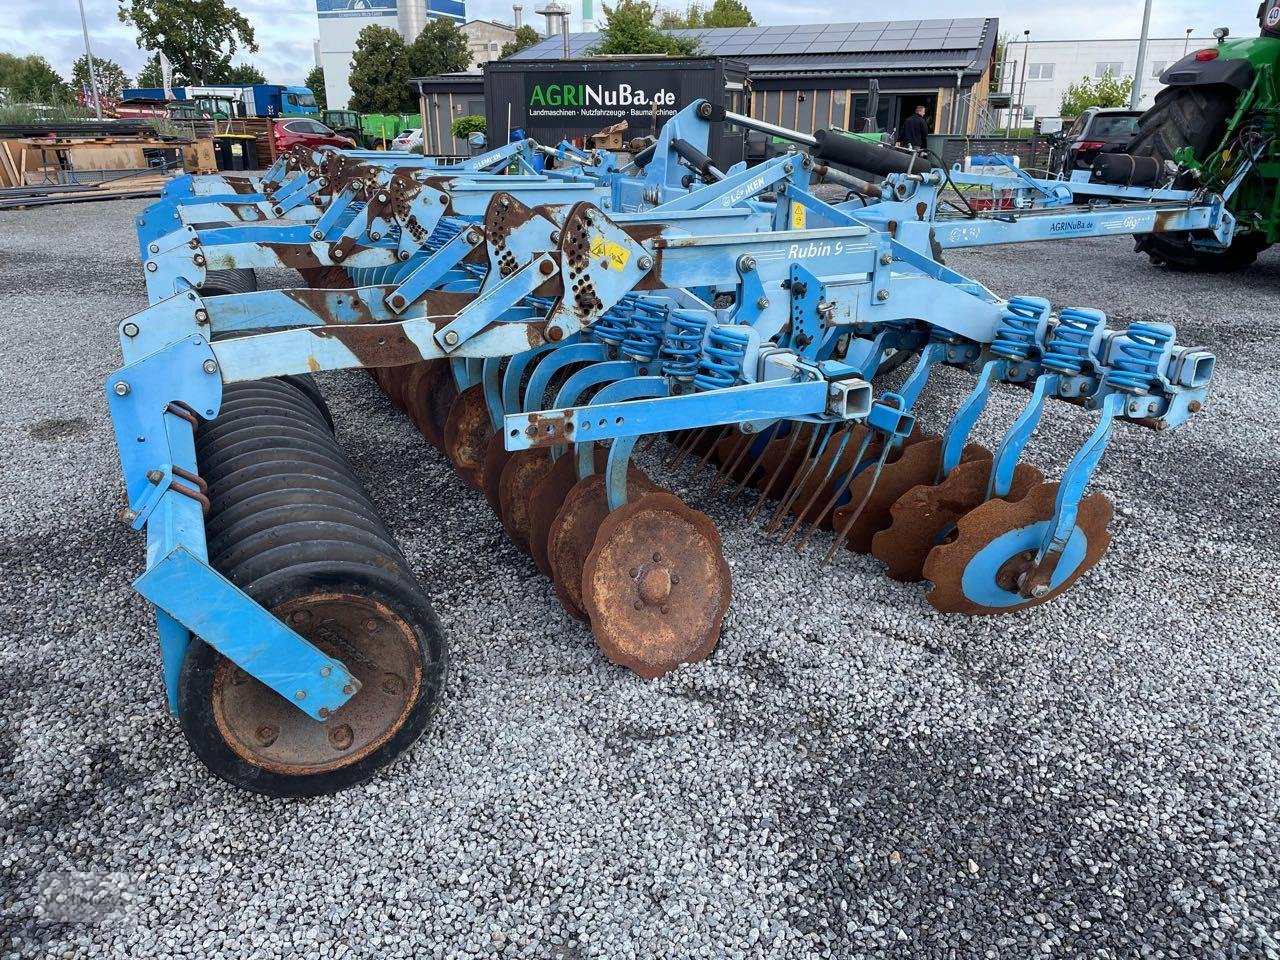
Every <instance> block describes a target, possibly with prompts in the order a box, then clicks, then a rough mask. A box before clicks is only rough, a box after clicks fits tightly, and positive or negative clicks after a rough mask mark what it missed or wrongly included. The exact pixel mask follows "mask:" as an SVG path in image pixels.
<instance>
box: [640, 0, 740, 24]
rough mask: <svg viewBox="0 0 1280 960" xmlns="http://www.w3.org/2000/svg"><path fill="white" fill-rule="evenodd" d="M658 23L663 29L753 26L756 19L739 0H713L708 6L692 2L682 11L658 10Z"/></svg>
mask: <svg viewBox="0 0 1280 960" xmlns="http://www.w3.org/2000/svg"><path fill="white" fill-rule="evenodd" d="M658 25H659V26H660V27H662V29H664V30H679V29H682V28H685V29H687V28H692V27H705V28H714V27H754V26H755V25H756V19H755V17H753V16H752V15H751V11H750V10H748V9H747V5H746V4H745V3H742V2H741V0H715V2H714V3H712V4H711V6H710V7H704V6H702V4H700V3H697V2H694V3H691V4H689V6H688V7H687V8H686V9H685V12H684V13H677V12H676V11H674V10H660V11H659V19H658Z"/></svg>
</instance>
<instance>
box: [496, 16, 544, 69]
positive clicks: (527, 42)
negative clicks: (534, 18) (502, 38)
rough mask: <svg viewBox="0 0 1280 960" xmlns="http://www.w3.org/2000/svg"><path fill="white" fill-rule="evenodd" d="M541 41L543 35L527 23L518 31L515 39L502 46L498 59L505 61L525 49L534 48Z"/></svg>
mask: <svg viewBox="0 0 1280 960" xmlns="http://www.w3.org/2000/svg"><path fill="white" fill-rule="evenodd" d="M541 39H542V34H540V33H538V31H537V30H535V29H533V27H531V26H529V25H528V24H527V23H526V24H525V25H524V26H522V27H519V28H518V29H517V30H516V35H515V37H514V38H513V39H511V40H508V41H507V42H506V43H504V44H503V45H502V49H501V50H500V51H499V52H498V59H499V60H503V59H505V58H507V57H509V56H511V55H512V54H513V53H519V52H520V51H521V50H523V49H524V48H525V47H532V46H533V45H534V44H535V43H537V42H538V41H539V40H541Z"/></svg>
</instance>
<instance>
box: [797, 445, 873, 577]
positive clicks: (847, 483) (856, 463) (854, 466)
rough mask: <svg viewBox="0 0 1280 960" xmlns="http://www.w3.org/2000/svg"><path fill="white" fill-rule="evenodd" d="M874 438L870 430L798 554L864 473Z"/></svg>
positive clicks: (798, 547)
mask: <svg viewBox="0 0 1280 960" xmlns="http://www.w3.org/2000/svg"><path fill="white" fill-rule="evenodd" d="M874 436H875V433H874V432H873V431H871V430H868V431H867V432H866V433H865V434H863V437H862V444H861V445H860V446H859V447H858V455H857V456H856V457H854V458H853V460H852V462H851V463H850V464H849V473H848V475H847V476H846V477H844V478H843V479H842V480H840V481H839V482H838V483H836V484H835V485H834V487H833V489H832V491H831V496H830V498H828V500H827V503H826V506H824V507H823V508H822V510H821V512H819V514H818V515H817V516H816V517H814V519H813V525H812V526H810V527H809V529H808V530H807V531H805V535H804V536H803V537H801V538H800V540H799V542H798V543H796V553H799V552H800V551H801V550H803V549H804V548H805V544H807V543H808V542H809V540H810V538H812V537H813V535H814V533H815V532H816V531H817V530H819V529H820V528H821V526H822V521H823V520H825V519H826V517H827V514H828V513H830V512H831V511H832V510H834V509H835V507H836V504H837V503H839V502H840V498H841V497H843V496H844V495H845V492H846V491H847V490H848V489H849V488H850V487H851V486H853V481H854V480H856V479H857V477H858V474H859V473H861V472H862V464H863V461H864V460H865V459H866V456H867V450H868V448H870V446H871V438H872V437H874Z"/></svg>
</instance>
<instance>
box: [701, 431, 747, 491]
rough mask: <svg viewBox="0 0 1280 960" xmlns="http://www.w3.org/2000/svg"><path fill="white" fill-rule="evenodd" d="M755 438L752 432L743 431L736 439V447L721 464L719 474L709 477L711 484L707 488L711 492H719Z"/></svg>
mask: <svg viewBox="0 0 1280 960" xmlns="http://www.w3.org/2000/svg"><path fill="white" fill-rule="evenodd" d="M755 439H756V435H755V434H754V433H744V434H743V435H742V439H741V440H739V441H738V445H737V447H735V448H734V451H733V456H732V457H730V458H729V461H728V462H727V463H725V464H723V465H721V467H720V473H719V475H718V476H716V477H713V478H712V479H711V485H710V487H709V488H708V489H709V490H710V492H711V493H719V492H720V490H721V489H723V487H724V485H725V483H727V482H728V480H729V478H730V477H732V476H733V471H734V470H735V469H737V466H738V464H739V462H741V460H742V458H743V457H744V456H745V455H746V453H747V451H748V450H750V449H751V443H752V441H754V440H755Z"/></svg>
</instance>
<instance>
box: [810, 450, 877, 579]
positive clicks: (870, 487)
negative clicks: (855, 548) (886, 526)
mask: <svg viewBox="0 0 1280 960" xmlns="http://www.w3.org/2000/svg"><path fill="white" fill-rule="evenodd" d="M892 450H893V444H891V443H886V444H885V445H884V449H883V450H881V451H880V459H878V460H877V461H876V467H875V469H876V472H875V473H874V474H872V476H871V482H870V483H868V484H867V490H866V492H865V493H864V494H863V495H862V500H860V501H859V502H858V507H857V509H856V510H853V511H851V512H850V513H849V519H848V520H846V521H845V522H844V526H843V527H841V528H840V530H839V532H838V533H836V539H835V542H834V543H833V544H831V549H830V550H828V551H827V554H826V556H824V557H823V558H822V562H821V563H819V564H818V566H825V565H826V564H828V563H830V562H831V558H832V557H834V556H835V555H836V551H837V550H839V549H840V548H841V547H843V546H844V542H845V540H846V539H848V536H849V531H850V530H852V529H853V525H854V524H855V523H856V522H857V520H858V517H860V516H862V511H863V510H864V509H866V506H867V503H868V502H869V501H870V500H871V493H872V491H874V490H875V488H876V481H878V480H879V479H880V471H881V470H883V469H884V464H885V461H886V460H888V459H889V453H890V451H892Z"/></svg>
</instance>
